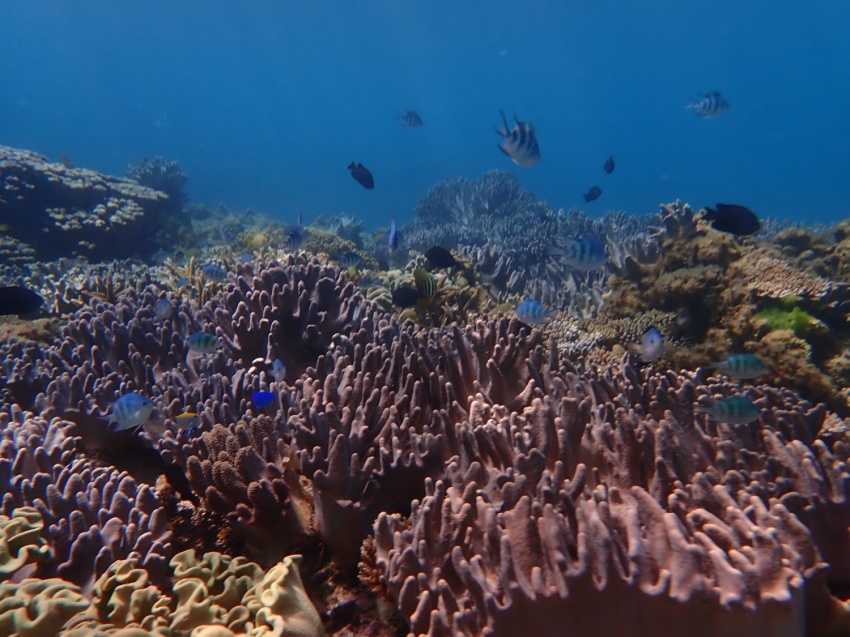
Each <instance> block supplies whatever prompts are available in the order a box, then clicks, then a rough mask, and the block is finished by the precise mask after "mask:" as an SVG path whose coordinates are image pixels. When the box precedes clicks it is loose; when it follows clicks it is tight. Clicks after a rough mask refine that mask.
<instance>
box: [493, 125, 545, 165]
mask: <svg viewBox="0 0 850 637" xmlns="http://www.w3.org/2000/svg"><path fill="white" fill-rule="evenodd" d="M499 112H500V113H501V114H502V124H503V125H504V128H503V129H502V130H499V129H498V128H497V129H496V132H497V133H499V135H501V136H502V137H504V138H505V143H504V145H503V144H499V150H501V151H502V152H503V153H505V155H507V156H508V157H510V158H511V161H512V162H514V163H515V164H516V165H517V166H522V167H523V168H528V167H529V166H533V165H534V164H536V163H537V162H539V161H540V145H539V144H538V143H537V135H536V134H535V133H534V127H533V126H532V125H531V124H529V123H528V122H521V121H519V119H517V116H516V115H514V121H515V122H516V126H514V128H513V130H509V129H508V120H507V119H505V112H504V111H499Z"/></svg>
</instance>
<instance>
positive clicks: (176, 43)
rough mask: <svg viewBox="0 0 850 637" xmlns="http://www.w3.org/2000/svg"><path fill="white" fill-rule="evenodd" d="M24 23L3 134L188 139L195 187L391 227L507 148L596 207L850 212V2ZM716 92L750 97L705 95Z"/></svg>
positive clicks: (26, 141) (557, 203)
mask: <svg viewBox="0 0 850 637" xmlns="http://www.w3.org/2000/svg"><path fill="white" fill-rule="evenodd" d="M0 24H2V25H3V37H2V38H0V72H2V82H0V143H2V144H6V145H10V146H17V147H21V148H28V149H32V150H36V151H38V152H41V153H43V154H46V155H48V156H50V157H53V158H58V157H59V156H60V155H65V156H67V157H68V158H70V159H71V160H72V161H73V162H74V163H75V164H76V165H79V166H85V167H90V168H94V169H97V170H101V171H104V172H108V173H112V174H123V172H124V170H125V169H126V168H127V165H128V164H129V163H131V162H133V161H135V160H137V159H138V158H139V157H141V156H142V155H147V156H148V157H152V156H154V155H164V156H166V157H168V158H170V159H176V160H178V161H179V162H180V164H181V166H182V167H183V170H184V172H186V173H187V174H188V175H189V178H190V181H189V183H188V191H189V195H190V199H191V201H193V202H199V203H209V204H215V203H218V202H223V203H225V204H227V205H228V206H230V207H232V208H234V209H243V208H247V207H252V208H254V209H255V210H258V211H261V212H264V213H267V214H270V215H273V216H275V217H279V218H280V219H282V220H287V219H292V218H294V216H295V215H297V214H299V213H302V214H303V215H304V218H305V221H310V220H311V219H312V218H314V217H315V216H316V215H318V214H324V215H326V216H327V215H331V214H339V213H340V212H346V213H348V214H352V213H353V214H356V215H358V216H360V217H362V218H365V219H366V220H367V224H369V225H378V224H386V223H387V221H388V219H389V217H390V216H395V218H396V219H397V220H398V221H400V222H405V221H408V220H409V219H410V218H411V217H412V212H413V208H414V206H415V204H416V202H417V200H418V199H419V197H421V196H422V195H423V194H424V193H425V192H426V191H427V189H428V188H429V187H430V186H432V185H433V184H435V183H436V182H438V181H440V180H441V179H443V178H446V177H451V176H466V177H469V178H475V177H478V176H479V175H480V174H481V173H483V172H485V171H487V170H490V169H493V168H502V169H507V170H511V171H513V172H514V173H516V174H517V175H518V176H519V177H520V180H521V182H522V184H523V185H524V186H526V187H527V188H529V189H531V190H532V191H534V192H535V193H536V194H538V195H540V196H542V197H544V198H545V199H547V201H548V202H549V203H550V204H551V205H552V206H554V207H556V208H560V207H562V208H571V207H580V208H582V209H585V210H587V211H588V212H591V213H596V212H598V213H600V214H601V213H603V212H605V211H607V210H611V209H620V210H627V211H630V212H635V213H643V212H651V211H655V210H656V209H657V205H658V204H659V203H660V202H666V201H671V200H673V199H675V198H681V199H684V200H686V201H689V202H691V203H692V204H693V205H695V206H703V205H707V204H714V203H715V202H718V201H729V202H736V203H741V204H744V205H746V206H748V207H750V208H752V209H753V210H755V211H756V212H758V213H759V215H761V216H776V217H791V218H800V219H807V220H817V221H824V222H828V221H835V220H838V219H841V218H844V217H847V216H848V215H850V179H848V178H847V173H848V168H850V118H848V116H847V104H848V103H850V70H848V69H850V65H848V61H850V39H848V38H847V37H846V34H847V31H848V26H850V3H841V2H827V1H818V0H815V1H812V2H806V3H802V2H787V1H768V0H753V1H752V2H739V1H736V0H714V1H712V2H705V1H704V0H701V1H696V0H648V1H644V2H632V3H626V2H622V1H615V0H610V1H596V2H572V1H571V2H533V3H529V2H509V1H498V2H483V1H473V2H463V3H456V2H445V1H429V2H409V1H401V2H399V1H376V2H366V1H365V0H354V1H350V2H330V1H327V0H318V1H311V2H308V3H294V2H282V3H275V2H260V1H249V2H242V3H233V2H221V1H213V2H204V3H201V2H170V1H169V2H166V1H164V0H153V1H149V2H144V3H125V2H121V3H107V2H94V1H92V2H69V3H62V2H56V1H46V0H35V1H33V0H26V1H25V0H9V1H7V2H3V3H2V4H0ZM711 90H721V91H722V92H723V94H724V95H725V96H726V97H727V99H728V100H729V102H730V103H731V109H730V110H729V112H728V113H727V114H725V115H723V116H722V117H719V118H716V119H701V118H699V117H695V116H694V114H693V113H692V112H691V111H687V110H685V108H684V106H685V104H686V103H687V102H688V99H689V98H690V97H693V96H695V95H697V94H698V93H700V92H707V91H711ZM406 109H412V110H415V111H417V112H418V113H419V114H420V115H421V116H422V118H423V120H424V122H425V126H424V127H423V128H421V129H419V130H408V129H405V128H403V127H402V126H401V125H400V124H399V123H398V121H397V119H396V114H397V112H399V111H402V110H406ZM499 109H504V110H505V111H506V113H507V115H508V117H509V118H510V117H511V116H512V115H513V114H514V113H515V114H516V115H518V116H519V118H520V119H522V120H527V121H529V122H531V123H532V124H533V125H534V126H535V128H536V129H537V133H538V136H539V139H540V145H541V152H542V161H541V162H540V163H539V164H538V165H536V166H534V167H532V168H528V169H524V168H518V167H516V166H514V165H513V164H511V163H510V161H509V160H508V159H507V158H506V157H504V156H503V155H502V154H501V153H500V152H499V151H498V149H497V147H496V146H497V143H498V142H499V141H500V138H499V136H498V135H496V133H495V132H494V128H495V127H496V126H498V125H499V123H500V118H499ZM609 155H614V157H615V158H616V161H617V168H616V170H615V172H614V173H613V174H612V175H610V176H609V175H606V174H604V172H603V170H602V164H603V162H604V160H605V158H606V157H608V156H609ZM351 161H358V162H362V163H363V164H364V165H365V166H367V167H368V168H369V169H370V170H371V171H372V173H373V174H374V176H375V182H376V186H375V189H374V191H367V190H364V189H363V188H361V187H360V186H359V185H358V184H357V183H356V182H355V181H354V180H353V179H352V178H351V177H350V175H349V173H348V171H347V170H346V166H347V165H348V163H349V162H351ZM593 185H598V186H600V187H601V188H602V190H603V194H602V197H601V198H600V199H599V200H598V201H596V202H592V203H590V204H584V202H583V200H582V197H581V193H583V192H585V191H587V189H588V188H589V187H590V186H593Z"/></svg>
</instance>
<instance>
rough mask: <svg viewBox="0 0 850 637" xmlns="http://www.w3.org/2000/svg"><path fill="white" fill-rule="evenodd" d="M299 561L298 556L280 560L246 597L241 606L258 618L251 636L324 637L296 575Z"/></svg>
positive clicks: (318, 620) (313, 608)
mask: <svg viewBox="0 0 850 637" xmlns="http://www.w3.org/2000/svg"><path fill="white" fill-rule="evenodd" d="M301 559H302V558H301V556H300V555H289V556H287V557H285V558H283V561H282V562H280V563H279V564H278V565H277V566H275V567H273V568H272V569H271V570H270V571H269V572H268V573H266V575H265V577H263V581H262V582H260V584H258V585H257V587H256V588H255V589H254V591H252V594H249V595H247V596H246V598H245V600H244V604H245V606H247V607H248V610H249V611H250V612H251V614H252V615H255V616H256V618H257V619H256V627H255V628H254V629H253V630H252V631H251V637H325V635H326V633H325V629H324V628H323V627H322V622H321V619H320V618H319V613H318V612H317V611H316V608H315V607H314V606H313V603H312V602H311V601H310V598H309V597H308V596H307V591H306V590H304V584H303V582H302V581H301V575H300V574H299V572H298V567H299V566H300V564H301Z"/></svg>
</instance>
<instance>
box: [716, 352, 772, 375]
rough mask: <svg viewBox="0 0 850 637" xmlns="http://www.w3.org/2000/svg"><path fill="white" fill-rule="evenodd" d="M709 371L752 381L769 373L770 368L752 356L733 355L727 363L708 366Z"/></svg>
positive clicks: (727, 359) (728, 358)
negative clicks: (713, 370) (712, 370)
mask: <svg viewBox="0 0 850 637" xmlns="http://www.w3.org/2000/svg"><path fill="white" fill-rule="evenodd" d="M708 369H715V370H717V373H719V374H726V375H727V376H731V377H733V378H740V379H741V380H751V379H753V378H757V377H758V376H761V375H762V374H764V373H766V372H767V371H769V368H768V366H767V365H765V364H764V363H763V362H762V360H761V359H760V358H758V357H756V356H753V355H752V354H731V355H730V356H728V357H727V358H726V360H725V361H722V362H720V363H712V364H711V365H708Z"/></svg>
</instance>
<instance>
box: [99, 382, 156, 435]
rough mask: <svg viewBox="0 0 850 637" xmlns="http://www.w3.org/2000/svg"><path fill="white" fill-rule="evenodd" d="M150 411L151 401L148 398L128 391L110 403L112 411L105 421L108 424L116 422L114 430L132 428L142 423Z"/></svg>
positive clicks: (151, 408)
mask: <svg viewBox="0 0 850 637" xmlns="http://www.w3.org/2000/svg"><path fill="white" fill-rule="evenodd" d="M152 411H153V402H151V400H150V398H146V397H145V396H142V395H141V394H140V393H138V392H130V393H129V394H124V395H123V396H121V398H119V399H118V400H116V401H115V402H114V403H112V413H111V414H110V415H109V418H108V419H107V421H106V422H107V423H108V424H110V425H111V424H112V423H116V426H115V427H114V431H123V430H125V429H132V428H133V427H139V426H141V425H143V424H144V423H145V421H146V420H147V419H148V418H150V415H151V412H152Z"/></svg>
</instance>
